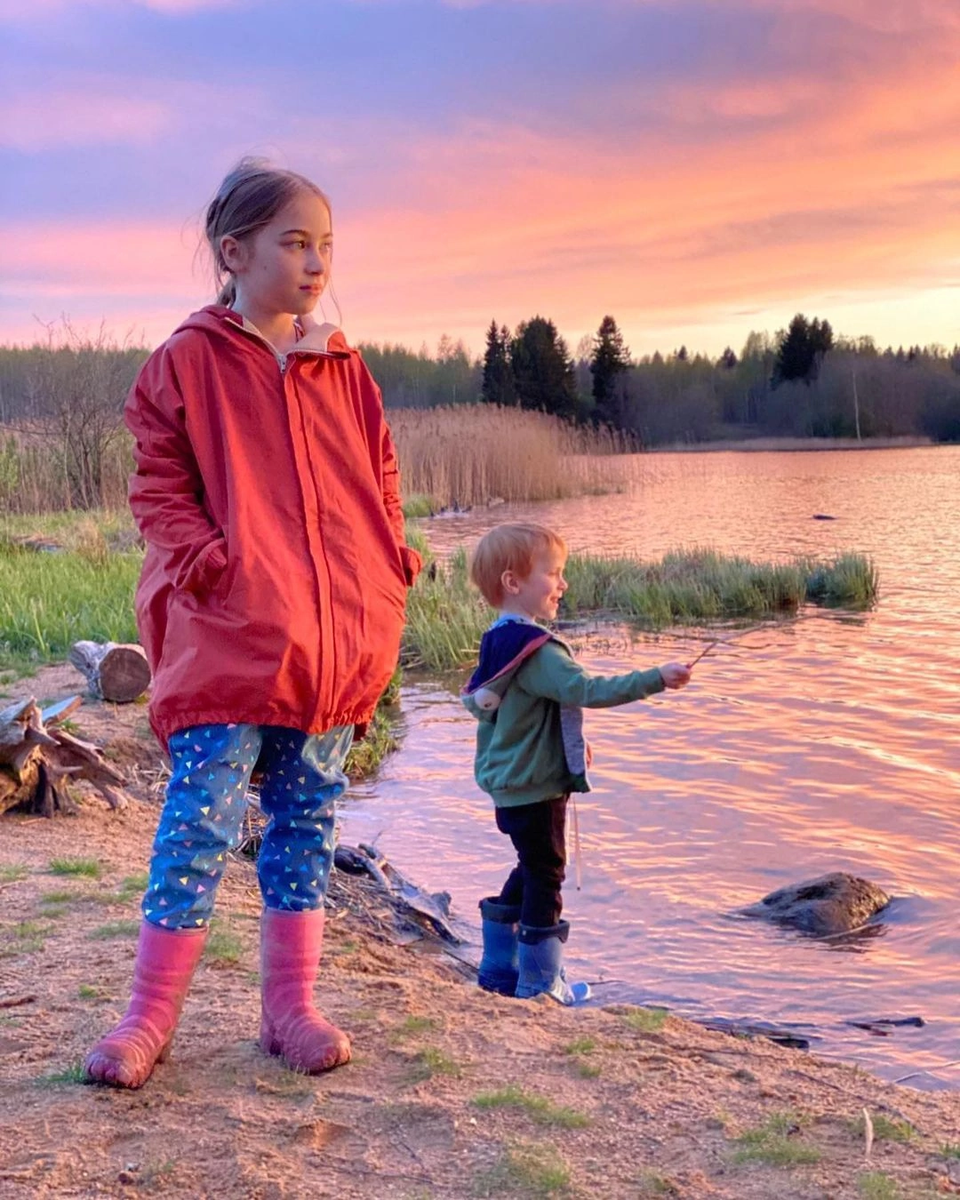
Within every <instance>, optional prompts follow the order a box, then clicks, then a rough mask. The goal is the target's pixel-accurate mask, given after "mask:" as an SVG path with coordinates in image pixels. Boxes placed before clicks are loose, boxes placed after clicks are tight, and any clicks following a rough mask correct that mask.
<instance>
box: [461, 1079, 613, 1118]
mask: <svg viewBox="0 0 960 1200" xmlns="http://www.w3.org/2000/svg"><path fill="white" fill-rule="evenodd" d="M473 1103H474V1104H475V1105H476V1107H477V1108H516V1109H520V1110H521V1111H522V1112H525V1113H527V1114H528V1115H529V1116H531V1117H532V1118H533V1119H534V1120H535V1121H536V1122H537V1124H538V1125H559V1126H560V1127H561V1128H562V1129H583V1128H584V1126H586V1125H589V1124H590V1118H589V1117H587V1116H586V1115H585V1114H584V1113H580V1112H577V1110H576V1109H574V1108H568V1107H566V1106H565V1105H559V1104H554V1103H553V1102H552V1101H551V1100H548V1099H547V1098H546V1096H534V1095H532V1094H531V1093H530V1092H525V1091H523V1089H522V1088H518V1087H517V1086H516V1085H515V1084H509V1085H508V1086H507V1087H505V1088H501V1089H500V1090H499V1091H496V1092H482V1093H481V1094H480V1095H479V1096H476V1097H475V1098H474V1100H473Z"/></svg>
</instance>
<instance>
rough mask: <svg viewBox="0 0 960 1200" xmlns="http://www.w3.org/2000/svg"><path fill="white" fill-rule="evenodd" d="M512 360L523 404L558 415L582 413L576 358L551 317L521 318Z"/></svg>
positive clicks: (514, 376)
mask: <svg viewBox="0 0 960 1200" xmlns="http://www.w3.org/2000/svg"><path fill="white" fill-rule="evenodd" d="M510 361H511V363H512V365H513V379H514V383H515V385H516V389H517V396H518V397H519V400H520V404H521V406H522V407H523V408H535V409H539V410H540V411H541V412H548V413H554V414H555V415H556V416H558V417H576V416H578V415H579V410H580V402H579V400H578V398H577V386H576V375H575V372H574V367H573V360H572V359H571V357H570V351H569V350H568V349H567V344H566V342H565V341H564V340H563V338H562V337H560V336H559V334H558V333H557V327H556V325H554V323H553V322H552V321H548V320H546V319H545V318H544V317H533V318H532V320H530V321H523V322H521V323H520V325H518V326H517V332H516V335H515V336H514V339H513V342H512V343H511V347H510Z"/></svg>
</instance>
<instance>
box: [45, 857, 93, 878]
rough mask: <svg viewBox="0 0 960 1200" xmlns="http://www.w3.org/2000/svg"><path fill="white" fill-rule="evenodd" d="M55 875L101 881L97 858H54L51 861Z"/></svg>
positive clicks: (51, 869) (52, 871) (51, 868)
mask: <svg viewBox="0 0 960 1200" xmlns="http://www.w3.org/2000/svg"><path fill="white" fill-rule="evenodd" d="M50 871H51V873H52V874H53V875H79V876H82V877H84V878H86V879H99V878H100V873H101V867H100V864H99V862H97V860H96V859H95V858H54V859H51V860H50Z"/></svg>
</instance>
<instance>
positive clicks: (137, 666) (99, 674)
mask: <svg viewBox="0 0 960 1200" xmlns="http://www.w3.org/2000/svg"><path fill="white" fill-rule="evenodd" d="M67 657H68V658H69V659H70V662H71V663H72V665H73V666H75V667H76V668H77V670H78V671H79V672H80V673H81V674H82V675H84V676H85V677H86V680H87V683H88V684H89V685H90V693H91V695H93V696H96V697H97V699H98V700H112V701H114V702H115V703H117V704H125V703H128V702H129V701H131V700H136V699H137V697H138V696H142V695H143V693H144V692H145V691H146V690H147V688H148V687H149V686H150V665H149V663H148V662H147V656H146V654H145V653H144V650H143V647H142V646H138V645H136V644H122V645H118V644H117V643H116V642H75V643H74V644H73V646H72V647H71V649H70V653H69V655H68V656H67Z"/></svg>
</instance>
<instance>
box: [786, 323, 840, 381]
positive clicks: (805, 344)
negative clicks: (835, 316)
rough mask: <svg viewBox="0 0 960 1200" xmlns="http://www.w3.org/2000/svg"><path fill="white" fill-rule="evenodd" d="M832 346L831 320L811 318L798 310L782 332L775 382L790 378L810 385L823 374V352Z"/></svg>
mask: <svg viewBox="0 0 960 1200" xmlns="http://www.w3.org/2000/svg"><path fill="white" fill-rule="evenodd" d="M832 347H833V330H832V329H831V327H830V322H829V321H820V320H818V319H817V318H816V317H814V319H813V320H812V321H808V320H807V318H806V317H805V316H804V315H803V313H797V315H796V316H795V317H794V318H793V320H792V321H791V322H790V328H789V329H788V330H787V331H786V333H781V334H780V338H779V341H778V344H777V362H776V366H775V368H774V380H773V381H774V385H775V386H776V384H778V383H783V382H785V381H786V380H789V379H799V380H802V381H803V382H804V383H806V384H807V385H809V384H811V383H812V382H813V381H814V380H815V379H816V378H817V376H818V375H819V374H820V364H821V363H822V362H823V358H824V355H825V354H826V353H827V351H828V350H830V349H831V348H832Z"/></svg>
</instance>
